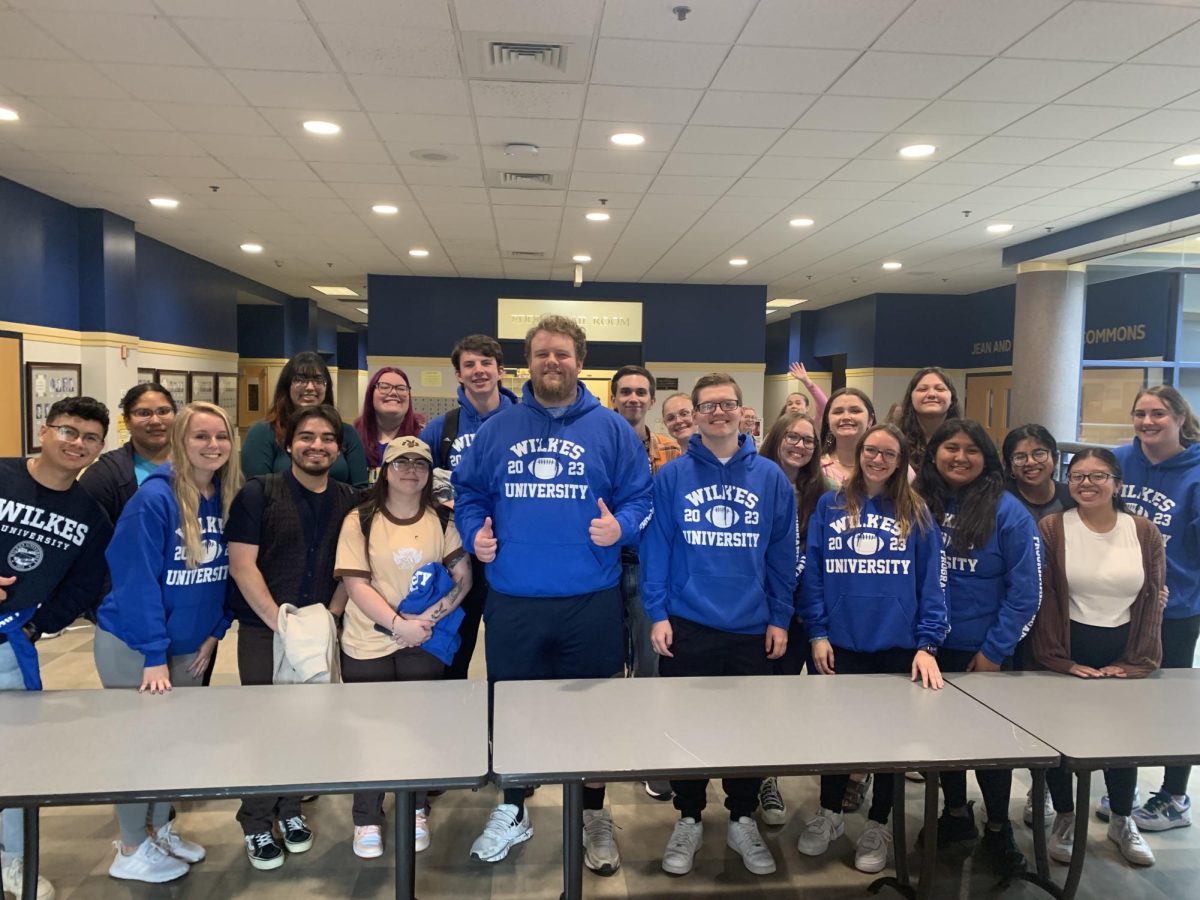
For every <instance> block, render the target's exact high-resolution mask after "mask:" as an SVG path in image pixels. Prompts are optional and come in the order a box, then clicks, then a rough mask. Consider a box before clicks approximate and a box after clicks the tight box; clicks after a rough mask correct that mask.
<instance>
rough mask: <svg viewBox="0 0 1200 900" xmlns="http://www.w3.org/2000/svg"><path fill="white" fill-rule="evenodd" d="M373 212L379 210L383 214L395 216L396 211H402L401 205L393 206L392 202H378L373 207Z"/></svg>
mask: <svg viewBox="0 0 1200 900" xmlns="http://www.w3.org/2000/svg"><path fill="white" fill-rule="evenodd" d="M371 212H377V213H379V214H380V215H381V216H394V215H395V214H396V213H398V212H400V207H398V206H393V205H392V204H390V203H376V204H375V205H374V206H372V207H371Z"/></svg>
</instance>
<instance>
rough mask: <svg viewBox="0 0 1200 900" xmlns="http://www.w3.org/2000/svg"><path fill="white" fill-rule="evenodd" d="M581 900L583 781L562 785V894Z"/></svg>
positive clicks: (563, 899)
mask: <svg viewBox="0 0 1200 900" xmlns="http://www.w3.org/2000/svg"><path fill="white" fill-rule="evenodd" d="M560 900H583V782H582V781H572V782H567V783H566V784H564V785H563V894H562V897H561V898H560Z"/></svg>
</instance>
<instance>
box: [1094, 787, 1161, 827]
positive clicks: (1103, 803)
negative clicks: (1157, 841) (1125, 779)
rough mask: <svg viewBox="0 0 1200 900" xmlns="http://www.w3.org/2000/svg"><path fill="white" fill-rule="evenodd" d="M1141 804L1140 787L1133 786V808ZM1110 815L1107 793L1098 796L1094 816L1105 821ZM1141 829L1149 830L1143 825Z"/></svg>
mask: <svg viewBox="0 0 1200 900" xmlns="http://www.w3.org/2000/svg"><path fill="white" fill-rule="evenodd" d="M1141 805H1142V789H1141V788H1139V787H1136V786H1135V787H1134V789H1133V808H1134V809H1137V808H1138V807H1139V806H1141ZM1111 815H1112V809H1111V808H1110V807H1109V805H1108V794H1104V795H1103V796H1101V797H1100V799H1099V800H1097V801H1096V818H1097V819H1099V820H1100V821H1101V822H1107V821H1108V817H1109V816H1111ZM1143 830H1145V831H1149V830H1150V829H1149V828H1146V827H1145V826H1144V825H1143Z"/></svg>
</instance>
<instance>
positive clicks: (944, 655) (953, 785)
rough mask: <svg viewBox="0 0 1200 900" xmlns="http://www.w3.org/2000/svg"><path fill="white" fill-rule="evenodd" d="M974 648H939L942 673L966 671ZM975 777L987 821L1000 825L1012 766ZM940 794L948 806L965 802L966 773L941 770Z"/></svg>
mask: <svg viewBox="0 0 1200 900" xmlns="http://www.w3.org/2000/svg"><path fill="white" fill-rule="evenodd" d="M974 658H975V651H974V650H951V649H948V648H946V647H943V648H942V649H941V650H940V651H938V667H939V668H940V669H941V670H942V671H943V672H965V671H967V666H968V665H969V664H970V662H971V660H972V659H974ZM1000 668H1001V669H1004V670H1005V671H1009V670H1011V669H1012V660H1011V659H1006V660H1004V662H1003V663H1001V665H1000ZM975 780H976V781H977V782H978V783H979V791H980V793H982V794H983V806H984V809H986V810H987V819H988V821H989V822H992V823H995V824H1000V823H1002V822H1007V821H1008V801H1009V799H1010V798H1011V797H1012V769H977V770H976V772H975ZM941 781H942V796H943V798H944V799H945V802H946V808H947V809H960V808H962V807H964V806H966V805H967V773H966V772H943V773H942V778H941Z"/></svg>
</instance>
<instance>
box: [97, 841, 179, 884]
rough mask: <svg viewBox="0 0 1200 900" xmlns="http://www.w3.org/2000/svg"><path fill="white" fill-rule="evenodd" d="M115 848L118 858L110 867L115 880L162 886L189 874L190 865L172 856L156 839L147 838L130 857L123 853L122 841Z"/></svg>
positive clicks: (110, 872) (109, 872)
mask: <svg viewBox="0 0 1200 900" xmlns="http://www.w3.org/2000/svg"><path fill="white" fill-rule="evenodd" d="M113 846H114V847H115V848H116V850H117V856H116V858H115V859H114V860H113V863H112V865H111V866H109V867H108V874H109V875H111V876H112V877H113V878H124V879H126V880H128V881H145V882H146V883H148V884H162V883H163V882H165V881H174V880H175V879H176V878H182V877H183V876H184V875H186V874H187V873H188V864H187V863H185V862H184V861H183V860H182V859H176V858H175V857H174V856H172V855H171V854H170V853H169V852H167V849H166V848H165V847H163V846H162V845H161V844H159V843H158V842H157V841H156V840H154V838H150V837H148V838H146V839H145V840H144V841H142V842H141V843H140V844H138V848H137V850H135V851H134V852H133V853H131V854H129V856H126V855H125V854H124V853H122V852H121V842H120V841H114V842H113Z"/></svg>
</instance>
